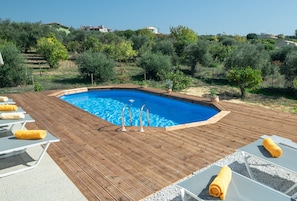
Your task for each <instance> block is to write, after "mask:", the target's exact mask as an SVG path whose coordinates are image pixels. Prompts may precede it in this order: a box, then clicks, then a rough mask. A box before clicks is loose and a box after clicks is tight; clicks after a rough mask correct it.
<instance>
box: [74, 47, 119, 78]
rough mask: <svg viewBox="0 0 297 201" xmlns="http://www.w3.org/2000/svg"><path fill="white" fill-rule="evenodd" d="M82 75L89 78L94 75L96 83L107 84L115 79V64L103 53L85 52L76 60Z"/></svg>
mask: <svg viewBox="0 0 297 201" xmlns="http://www.w3.org/2000/svg"><path fill="white" fill-rule="evenodd" d="M76 64H77V65H78V68H79V71H80V73H81V75H83V76H84V77H89V76H90V75H91V74H93V79H94V81H97V82H99V83H100V82H105V81H109V80H111V79H112V78H113V77H114V74H115V71H114V67H115V63H114V61H113V60H111V59H109V58H107V57H106V55H105V54H103V53H98V52H93V53H92V52H84V53H83V54H81V55H79V56H78V57H77V59H76Z"/></svg>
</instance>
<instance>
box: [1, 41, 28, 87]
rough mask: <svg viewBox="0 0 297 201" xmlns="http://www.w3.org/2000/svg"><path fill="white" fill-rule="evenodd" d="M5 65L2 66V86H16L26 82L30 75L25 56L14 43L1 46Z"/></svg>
mask: <svg viewBox="0 0 297 201" xmlns="http://www.w3.org/2000/svg"><path fill="white" fill-rule="evenodd" d="M0 52H1V54H2V57H3V61H4V65H3V66H1V67H0V87H15V86H18V85H21V84H23V83H25V82H26V79H27V78H28V77H29V76H30V75H29V73H30V72H29V71H28V72H27V71H26V67H25V65H24V58H23V57H22V55H21V52H20V51H19V50H18V49H17V47H16V46H15V45H14V44H11V43H7V44H5V45H3V46H0Z"/></svg>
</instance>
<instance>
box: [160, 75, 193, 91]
mask: <svg viewBox="0 0 297 201" xmlns="http://www.w3.org/2000/svg"><path fill="white" fill-rule="evenodd" d="M158 76H159V78H160V79H161V80H171V81H172V82H173V90H174V91H181V90H183V89H186V88H188V87H189V86H190V85H191V83H192V79H191V77H189V76H186V75H185V74H184V73H183V72H181V71H179V70H178V71H170V72H166V71H164V70H162V71H161V72H159V73H158Z"/></svg>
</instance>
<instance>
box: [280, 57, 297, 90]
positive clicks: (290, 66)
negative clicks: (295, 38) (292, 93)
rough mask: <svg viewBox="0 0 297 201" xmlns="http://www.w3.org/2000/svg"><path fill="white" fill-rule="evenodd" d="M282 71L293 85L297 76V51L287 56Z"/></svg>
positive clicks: (288, 82)
mask: <svg viewBox="0 0 297 201" xmlns="http://www.w3.org/2000/svg"><path fill="white" fill-rule="evenodd" d="M281 73H282V74H283V75H285V78H286V82H287V85H288V86H289V87H292V86H293V81H294V79H295V78H296V77H297V51H293V52H291V53H289V54H288V55H287V56H286V59H285V62H284V65H282V66H281Z"/></svg>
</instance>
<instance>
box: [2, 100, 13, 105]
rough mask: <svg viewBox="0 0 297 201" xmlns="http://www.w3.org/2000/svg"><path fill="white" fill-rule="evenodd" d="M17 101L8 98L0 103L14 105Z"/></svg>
mask: <svg viewBox="0 0 297 201" xmlns="http://www.w3.org/2000/svg"><path fill="white" fill-rule="evenodd" d="M12 104H15V102H14V101H13V100H12V99H8V100H7V101H3V102H0V105H12Z"/></svg>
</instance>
